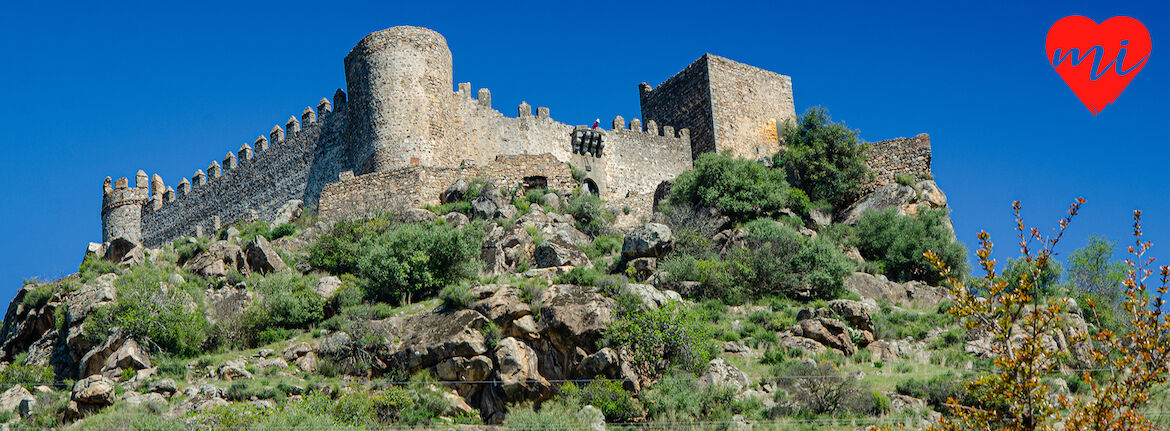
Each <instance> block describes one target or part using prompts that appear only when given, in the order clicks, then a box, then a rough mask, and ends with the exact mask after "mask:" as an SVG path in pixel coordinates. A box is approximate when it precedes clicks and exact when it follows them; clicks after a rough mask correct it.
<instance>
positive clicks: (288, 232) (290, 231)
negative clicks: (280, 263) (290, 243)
mask: <svg viewBox="0 0 1170 431" xmlns="http://www.w3.org/2000/svg"><path fill="white" fill-rule="evenodd" d="M296 233H297V225H295V224H292V223H285V224H282V225H280V226H277V227H276V228H275V229H272V232H269V233H268V235H265V236H266V237H268V239H269V240H274V239H278V238H284V237H286V236H292V235H295V234H296Z"/></svg>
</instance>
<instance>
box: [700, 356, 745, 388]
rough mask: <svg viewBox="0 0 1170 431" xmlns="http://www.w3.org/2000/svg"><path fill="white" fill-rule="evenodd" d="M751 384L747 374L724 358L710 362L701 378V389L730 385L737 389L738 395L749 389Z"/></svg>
mask: <svg viewBox="0 0 1170 431" xmlns="http://www.w3.org/2000/svg"><path fill="white" fill-rule="evenodd" d="M749 382H750V379H748V375H747V373H745V372H743V371H740V370H739V369H738V368H735V366H734V365H731V364H728V363H727V361H724V360H723V358H715V359H712V360H711V362H708V363H707V370H706V371H704V372H703V375H702V376H700V377H699V386H700V387H706V386H710V385H715V386H721V385H728V386H731V387H733V388H735V392H736V393H739V392H740V391H743V390H744V389H747V388H748V383H749Z"/></svg>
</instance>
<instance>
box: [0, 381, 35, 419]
mask: <svg viewBox="0 0 1170 431" xmlns="http://www.w3.org/2000/svg"><path fill="white" fill-rule="evenodd" d="M26 399H32V400H35V399H36V398H35V397H33V395H32V393H31V392H29V391H28V389H25V388H24V387H23V386H20V385H16V386H13V387H11V388H8V390H7V391H4V393H3V394H0V413H3V412H14V411H15V410H16V409H17V408H18V407H20V403H21V402H23V401H24V400H26Z"/></svg>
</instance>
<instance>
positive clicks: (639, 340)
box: [605, 301, 716, 371]
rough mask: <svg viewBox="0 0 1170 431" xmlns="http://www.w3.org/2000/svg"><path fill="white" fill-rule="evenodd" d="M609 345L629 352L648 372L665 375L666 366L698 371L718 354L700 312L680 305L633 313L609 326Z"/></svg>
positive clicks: (664, 305) (672, 303) (708, 328)
mask: <svg viewBox="0 0 1170 431" xmlns="http://www.w3.org/2000/svg"><path fill="white" fill-rule="evenodd" d="M605 337H606V342H607V343H608V344H609V345H610V346H613V347H615V348H627V349H629V351H630V352H631V353H632V354H633V356H634V360H635V361H636V362H638V363H639V364H641V365H642V366H643V367H645V368H646V369H652V370H657V371H664V370H665V369H664V368H662V365H663V363H664V362H665V363H667V364H673V365H677V366H680V367H682V368H685V369H688V370H694V371H698V370H699V369H701V368H702V367H703V366H705V365H706V364H707V362H708V361H710V360H711V358H713V357H714V356H715V354H716V344H715V340H714V338H713V337H712V336H711V328H710V327H709V325H708V324H707V322H706V321H705V319H704V316H703V314H702V313H701V312H699V311H697V310H694V309H691V308H688V307H686V306H685V305H683V304H681V303H678V302H674V301H671V302H667V303H666V304H663V305H662V306H661V307H659V308H658V309H657V310H649V311H645V310H640V309H638V310H633V311H632V312H630V313H627V314H625V315H623V316H621V317H620V318H618V319H617V320H614V321H613V323H611V324H610V325H609V329H608V330H607V331H606V334H605Z"/></svg>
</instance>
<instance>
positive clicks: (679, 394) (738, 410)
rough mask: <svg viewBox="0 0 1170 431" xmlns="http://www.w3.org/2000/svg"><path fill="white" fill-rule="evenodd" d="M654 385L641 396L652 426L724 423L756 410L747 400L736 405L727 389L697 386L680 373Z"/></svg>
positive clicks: (690, 377)
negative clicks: (652, 422) (661, 424)
mask: <svg viewBox="0 0 1170 431" xmlns="http://www.w3.org/2000/svg"><path fill="white" fill-rule="evenodd" d="M671 377H672V378H666V379H662V380H659V381H658V382H655V383H654V384H652V385H650V386H649V387H647V388H646V389H644V390H643V391H642V393H641V394H640V397H641V399H642V400H643V402H645V404H646V417H647V418H648V419H650V420H653V421H654V422H659V423H670V424H685V423H691V422H727V421H730V420H731V418H732V416H734V415H737V414H743V415H745V416H749V417H750V416H753V415H751V413H752V412H753V411H755V410H759V405H758V402H757V403H752V402H751V401H750V400H751V399H747V400H744V401H743V402H737V401H735V395H736V394H735V390H734V388H732V387H730V386H728V385H705V386H700V385H699V384H698V383H697V382H696V381H695V380H694V378H693V377H694V376H693V375H691V374H688V373H679V374H676V375H673V376H671Z"/></svg>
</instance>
